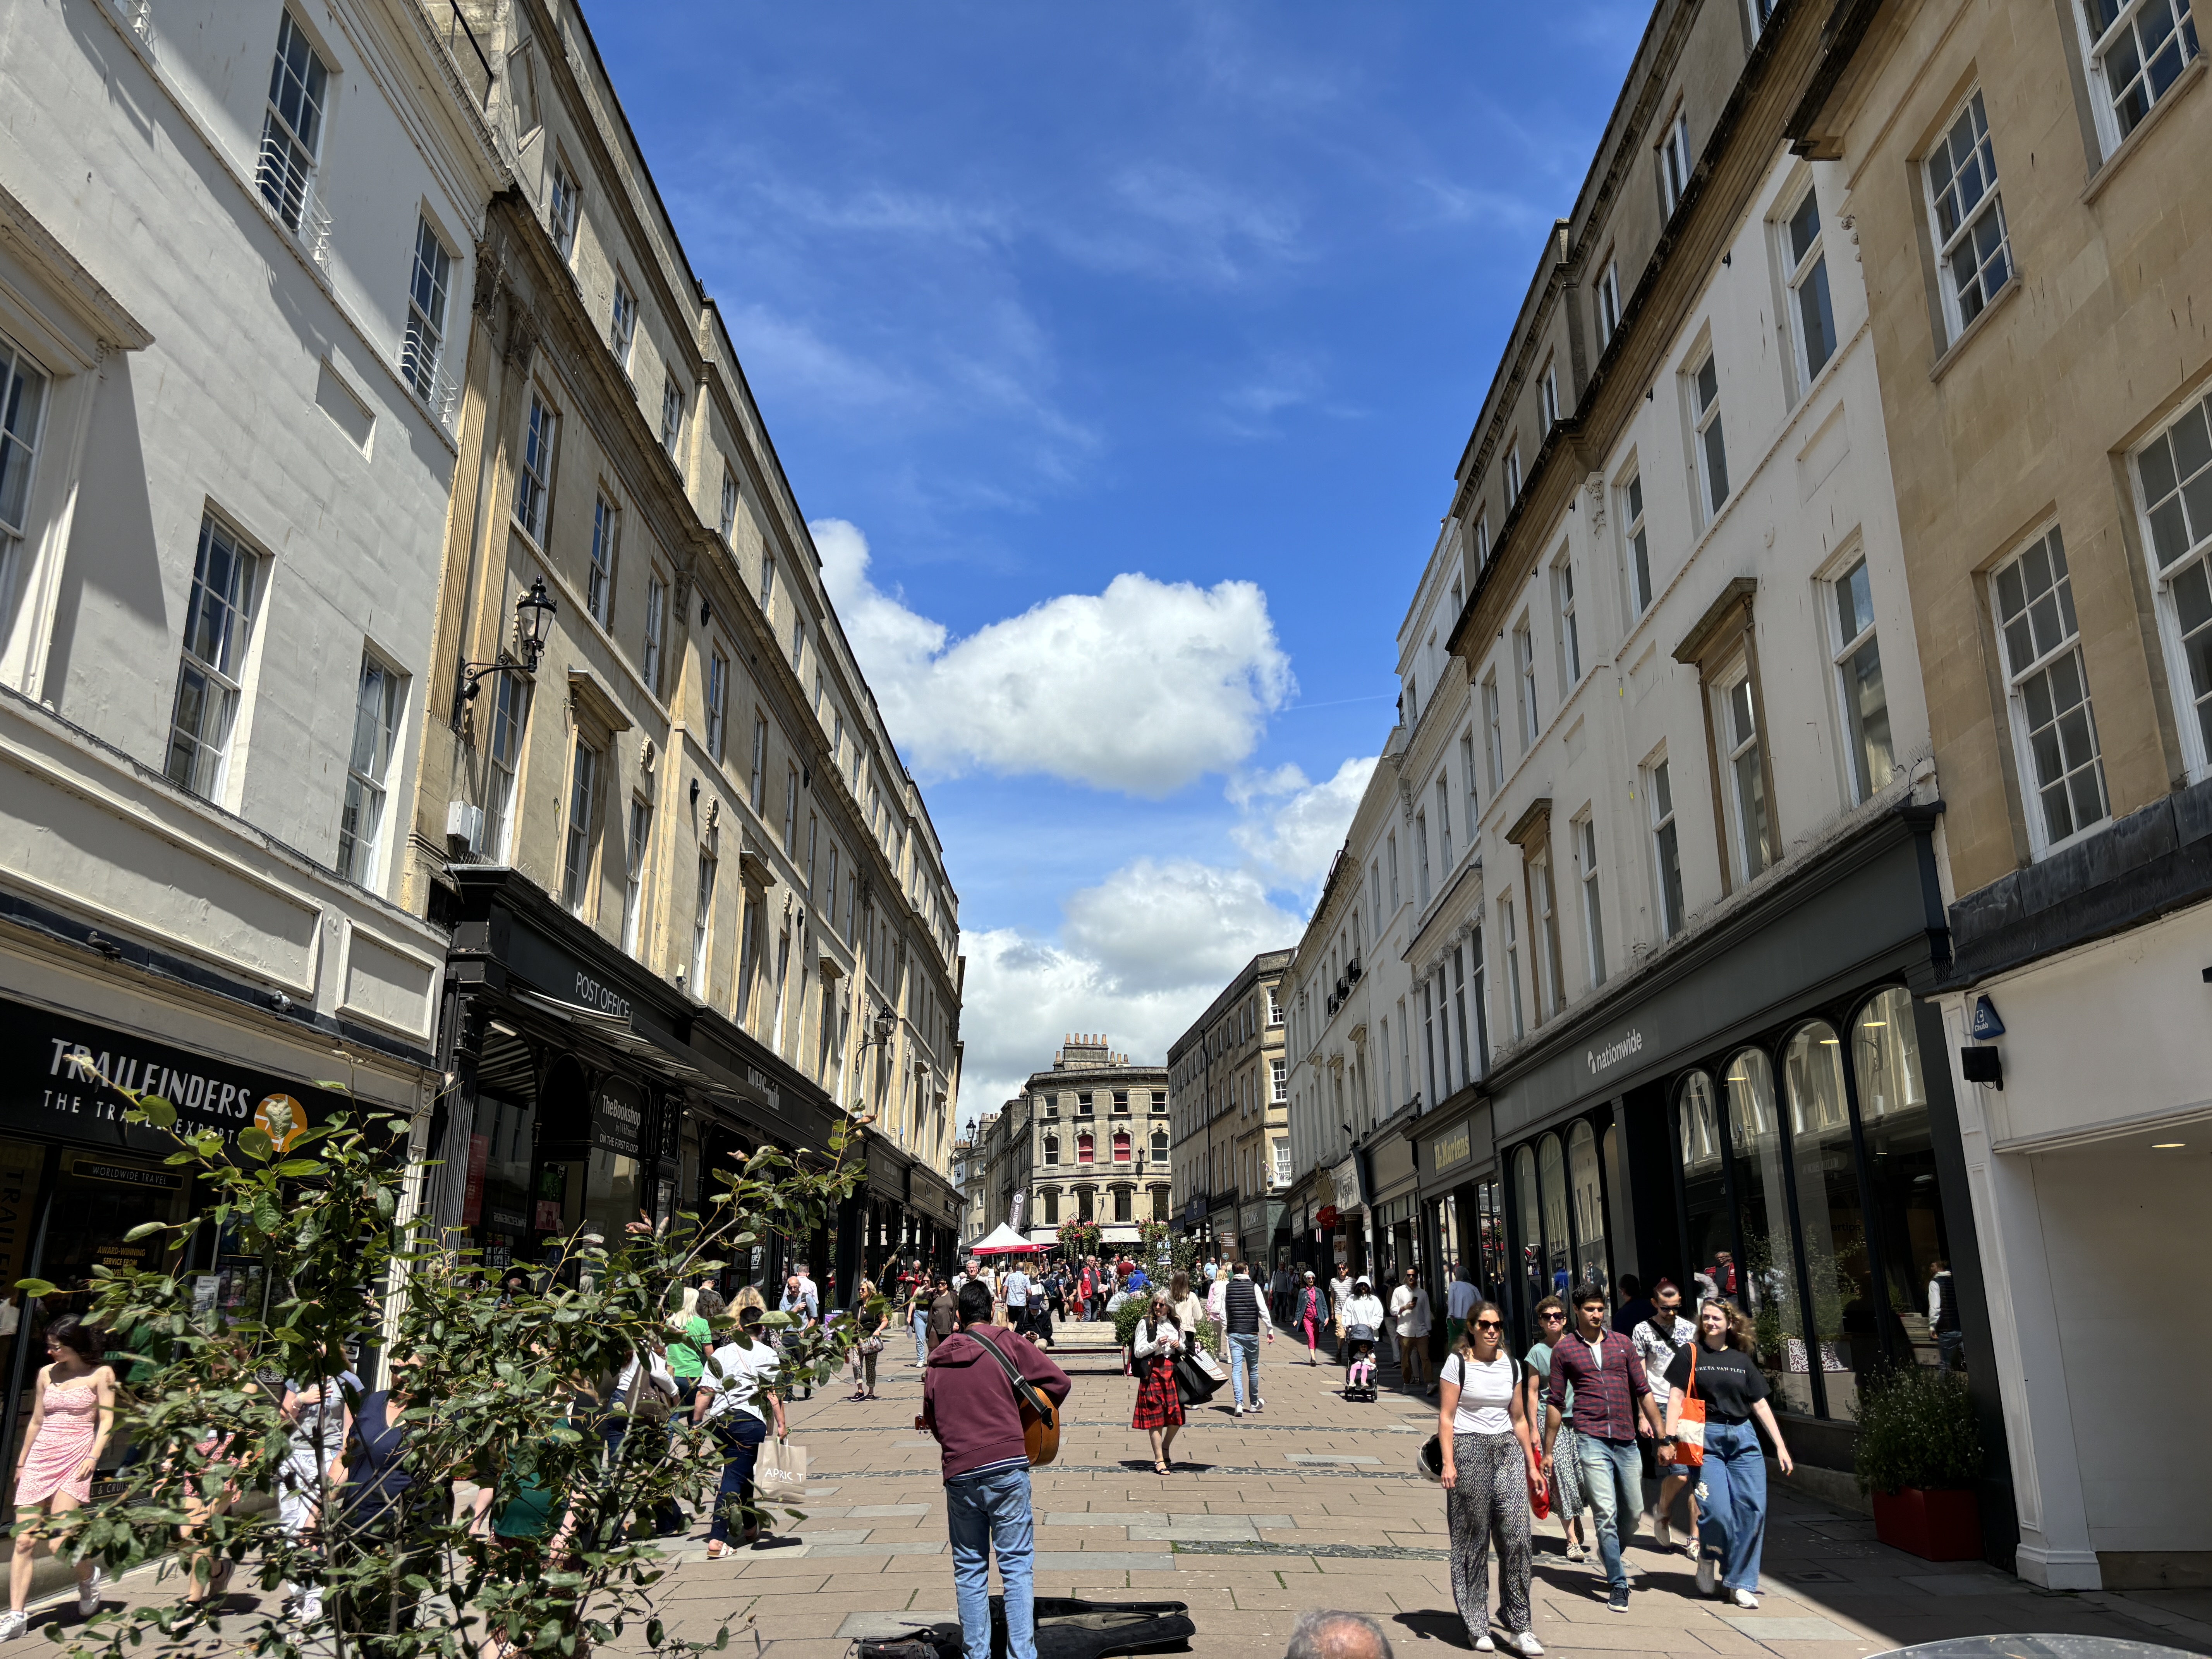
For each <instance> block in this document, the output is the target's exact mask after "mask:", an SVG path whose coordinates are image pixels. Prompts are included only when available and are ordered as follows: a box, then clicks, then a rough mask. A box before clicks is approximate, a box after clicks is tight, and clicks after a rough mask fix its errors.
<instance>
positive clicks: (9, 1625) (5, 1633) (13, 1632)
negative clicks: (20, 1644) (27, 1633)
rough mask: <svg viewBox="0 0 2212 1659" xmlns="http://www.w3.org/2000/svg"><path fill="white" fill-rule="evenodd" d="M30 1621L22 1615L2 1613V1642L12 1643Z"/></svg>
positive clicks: (0, 1636)
mask: <svg viewBox="0 0 2212 1659" xmlns="http://www.w3.org/2000/svg"><path fill="white" fill-rule="evenodd" d="M29 1622H30V1621H29V1620H27V1619H26V1618H25V1617H24V1615H23V1614H21V1613H0V1642H12V1641H14V1640H15V1638H17V1637H19V1636H21V1634H22V1633H23V1626H25V1625H27V1623H29Z"/></svg>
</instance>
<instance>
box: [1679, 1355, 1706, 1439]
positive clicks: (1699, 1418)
mask: <svg viewBox="0 0 2212 1659" xmlns="http://www.w3.org/2000/svg"><path fill="white" fill-rule="evenodd" d="M1674 1462H1675V1465H1676V1467H1677V1468H1688V1469H1694V1468H1702V1467H1703V1466H1704V1463H1705V1401H1702V1400H1700V1399H1699V1398H1698V1351H1697V1349H1696V1347H1695V1346H1692V1348H1691V1350H1690V1381H1689V1384H1688V1386H1687V1387H1686V1388H1685V1389H1683V1390H1682V1405H1681V1409H1680V1412H1678V1413H1676V1415H1675V1418H1674Z"/></svg>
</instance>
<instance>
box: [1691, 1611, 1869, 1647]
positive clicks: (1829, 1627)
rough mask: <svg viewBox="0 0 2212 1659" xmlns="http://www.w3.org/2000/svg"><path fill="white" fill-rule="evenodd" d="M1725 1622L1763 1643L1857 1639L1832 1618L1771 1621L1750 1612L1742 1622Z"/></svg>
mask: <svg viewBox="0 0 2212 1659" xmlns="http://www.w3.org/2000/svg"><path fill="white" fill-rule="evenodd" d="M1721 1622H1722V1623H1723V1624H1724V1625H1732V1626H1735V1629H1737V1630H1738V1631H1740V1632H1742V1633H1743V1634H1744V1635H1746V1636H1748V1637H1751V1638H1753V1640H1755V1641H1760V1642H1851V1641H1856V1640H1857V1638H1856V1637H1855V1636H1854V1635H1853V1634H1852V1633H1851V1632H1850V1631H1847V1630H1845V1629H1844V1627H1843V1626H1841V1625H1839V1624H1838V1623H1836V1621H1835V1620H1832V1619H1815V1618H1803V1619H1768V1618H1764V1617H1762V1616H1760V1615H1759V1614H1757V1613H1745V1614H1744V1615H1743V1616H1742V1617H1741V1618H1740V1619H1729V1618H1723V1620H1721Z"/></svg>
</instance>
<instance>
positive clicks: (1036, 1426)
mask: <svg viewBox="0 0 2212 1659" xmlns="http://www.w3.org/2000/svg"><path fill="white" fill-rule="evenodd" d="M968 1334H969V1335H970V1336H972V1337H974V1338H975V1340H977V1341H978V1342H981V1344H982V1345H983V1346H985V1347H986V1348H988V1349H989V1350H990V1351H991V1358H994V1359H995V1360H997V1361H998V1362H999V1369H1000V1370H1002V1371H1004V1372H1006V1381H1007V1382H1008V1383H1010V1384H1012V1387H1013V1390H1014V1403H1015V1405H1016V1406H1018V1407H1020V1409H1021V1414H1022V1449H1023V1450H1024V1452H1026V1453H1027V1454H1028V1455H1029V1460H1030V1468H1033V1469H1036V1468H1043V1467H1044V1466H1045V1465H1046V1464H1048V1463H1049V1462H1052V1461H1053V1459H1054V1458H1055V1457H1058V1456H1059V1455H1060V1410H1059V1407H1056V1406H1054V1404H1053V1403H1052V1396H1051V1395H1048V1394H1047V1393H1046V1392H1045V1391H1044V1390H1043V1389H1040V1388H1039V1387H1037V1385H1036V1383H1032V1382H1030V1380H1029V1378H1027V1377H1026V1376H1023V1375H1022V1374H1021V1372H1020V1371H1019V1370H1016V1369H1015V1366H1014V1362H1013V1361H1012V1360H1011V1359H1009V1358H1006V1350H1005V1349H1003V1348H1001V1347H1000V1346H999V1345H998V1344H997V1343H995V1342H994V1341H992V1340H991V1339H990V1338H988V1337H987V1336H985V1335H984V1334H982V1332H981V1330H980V1329H978V1328H975V1327H973V1326H970V1327H969V1331H968Z"/></svg>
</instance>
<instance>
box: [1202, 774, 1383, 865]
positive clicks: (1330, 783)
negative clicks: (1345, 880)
mask: <svg viewBox="0 0 2212 1659" xmlns="http://www.w3.org/2000/svg"><path fill="white" fill-rule="evenodd" d="M1373 775H1375V757H1373V756H1371V755H1370V756H1369V757H1367V758H1366V759H1364V760H1361V759H1357V758H1355V759H1352V760H1347V761H1346V762H1345V763H1344V764H1343V765H1341V766H1340V767H1338V768H1337V769H1336V775H1335V776H1334V777H1333V778H1330V779H1328V780H1327V781H1325V782H1322V783H1314V782H1311V781H1309V780H1308V778H1307V777H1306V775H1305V774H1304V772H1302V771H1300V770H1299V769H1297V767H1295V766H1285V767H1281V768H1279V769H1277V770H1275V771H1274V772H1272V773H1269V774H1267V775H1265V776H1263V777H1260V778H1246V779H1242V780H1235V781H1231V786H1230V795H1229V799H1231V801H1232V802H1234V803H1235V804H1236V805H1237V806H1238V807H1240V808H1242V809H1243V811H1244V813H1245V817H1244V821H1243V823H1239V824H1238V825H1237V827H1236V828H1235V829H1231V831H1230V832H1229V833H1230V836H1231V839H1233V840H1234V841H1235V842H1236V843H1237V846H1238V847H1239V848H1242V849H1243V852H1244V854H1245V856H1246V857H1248V858H1249V859H1250V860H1252V861H1253V863H1254V864H1255V865H1256V866H1259V867H1260V868H1261V869H1262V870H1264V871H1266V872H1268V873H1270V874H1271V875H1273V876H1275V877H1277V878H1279V879H1281V880H1283V881H1285V882H1287V883H1289V884H1291V885H1292V886H1296V887H1301V888H1303V887H1306V886H1308V885H1310V884H1313V883H1316V882H1318V881H1319V880H1320V879H1321V878H1322V877H1323V876H1325V875H1327V874H1328V866H1329V860H1332V859H1334V857H1335V856H1336V853H1337V849H1338V848H1340V847H1341V846H1342V845H1343V844H1344V832H1345V831H1346V829H1349V828H1350V827H1351V824H1352V814H1353V813H1354V812H1355V811H1358V808H1359V798H1360V796H1361V795H1363V794H1364V793H1366V789H1367V781H1368V779H1370V777H1372V776H1373ZM1273 799H1279V800H1280V801H1281V802H1282V804H1281V805H1279V806H1274V807H1273V808H1271V809H1270V810H1268V811H1267V812H1265V813H1264V815H1255V813H1254V812H1253V811H1252V807H1253V805H1255V804H1256V803H1259V802H1263V801H1267V800H1273Z"/></svg>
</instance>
